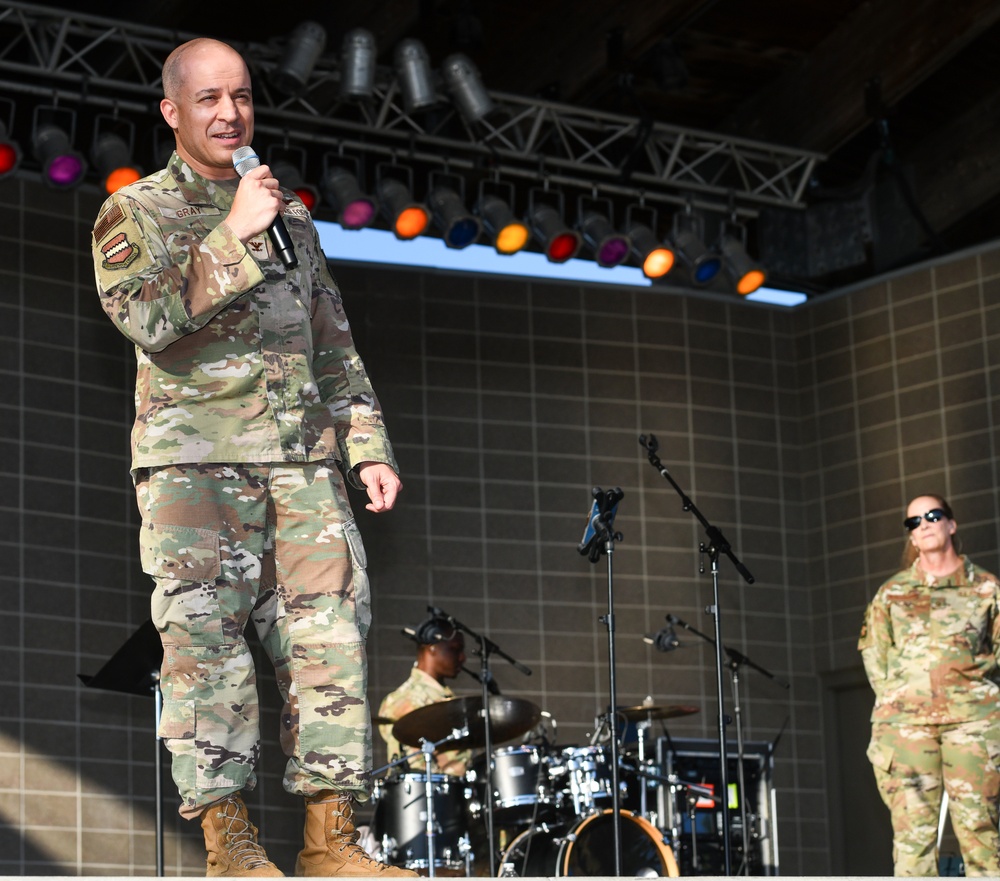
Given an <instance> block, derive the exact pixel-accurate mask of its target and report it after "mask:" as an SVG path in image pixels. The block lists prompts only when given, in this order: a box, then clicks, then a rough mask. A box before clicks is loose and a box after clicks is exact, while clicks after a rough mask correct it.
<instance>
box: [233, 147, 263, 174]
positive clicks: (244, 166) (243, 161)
mask: <svg viewBox="0 0 1000 881" xmlns="http://www.w3.org/2000/svg"><path fill="white" fill-rule="evenodd" d="M233 165H234V166H235V168H236V173H237V174H238V175H239V176H240V177H243V175H245V174H246V173H247V172H248V171H251V170H252V169H254V168H259V167H260V158H259V157H258V156H257V154H256V153H254V151H253V147H240V148H239V149H238V150H236V151H234V153H233Z"/></svg>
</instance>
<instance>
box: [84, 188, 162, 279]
mask: <svg viewBox="0 0 1000 881" xmlns="http://www.w3.org/2000/svg"><path fill="white" fill-rule="evenodd" d="M93 251H94V268H95V269H96V270H97V275H98V279H99V283H100V285H101V288H102V289H103V290H105V291H108V290H111V288H113V287H116V286H117V285H119V284H121V283H122V282H124V281H127V280H129V279H130V278H132V277H134V276H136V275H139V274H140V273H142V272H145V271H146V270H147V269H149V268H150V267H151V266H153V265H154V264H155V263H156V260H155V259H154V257H153V254H152V252H151V251H150V249H149V247H148V246H147V245H146V242H145V241H144V238H143V233H142V228H141V227H140V226H139V224H138V223H137V222H136V218H135V217H134V216H133V214H132V211H131V210H130V207H129V205H128V204H127V203H124V202H121V201H116V202H114V203H113V204H112V205H111V206H110V207H109V208H108V209H107V211H105V212H104V214H102V215H101V216H100V217H99V218H98V219H97V223H96V224H95V226H94V241H93Z"/></svg>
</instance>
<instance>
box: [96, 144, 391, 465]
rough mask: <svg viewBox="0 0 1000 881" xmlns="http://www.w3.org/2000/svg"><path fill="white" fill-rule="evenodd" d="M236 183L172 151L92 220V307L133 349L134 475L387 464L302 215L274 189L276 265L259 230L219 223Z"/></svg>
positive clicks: (366, 386)
mask: <svg viewBox="0 0 1000 881" xmlns="http://www.w3.org/2000/svg"><path fill="white" fill-rule="evenodd" d="M238 183H239V181H238V180H236V179H234V180H232V181H211V180H207V179H205V178H203V177H201V176H200V175H199V174H197V173H195V172H194V171H193V170H192V169H191V168H189V167H188V165H187V164H186V163H185V162H184V161H183V160H182V159H181V158H180V157H179V156H178V155H177V154H176V153H174V154H173V156H172V157H171V158H170V162H169V163H168V166H167V168H166V169H164V170H162V171H159V172H156V173H155V174H152V175H150V176H148V177H146V178H144V179H143V180H141V181H138V182H136V183H134V184H131V185H129V186H126V187H123V188H122V189H120V190H119V191H118V192H117V193H115V194H114V195H113V196H111V197H110V198H108V200H107V201H106V202H105V203H104V205H103V206H102V208H101V211H100V214H99V215H98V218H97V222H96V224H95V226H94V230H93V235H92V249H93V257H94V270H95V275H96V278H97V287H98V291H99V293H100V297H101V304H102V306H103V307H104V311H105V312H107V314H108V316H109V317H110V318H111V320H112V321H113V322H114V323H115V325H116V326H117V327H118V329H119V330H120V331H121V332H122V333H123V334H125V336H127V337H128V338H129V339H130V340H131V341H132V342H133V343H135V347H136V358H137V373H136V391H135V404H136V418H135V423H134V426H133V429H132V467H133V469H136V468H141V467H159V466H163V465H176V464H191V463H198V462H259V463H266V462H305V461H316V460H320V459H328V458H335V459H338V460H340V461H341V462H343V463H345V466H346V468H347V469H351V468H353V467H354V466H356V465H358V464H359V463H361V462H365V461H373V462H385V463H388V464H389V465H391V466H392V467H393V468H394V469H396V470H397V471H398V468H397V467H396V464H395V459H394V457H393V453H392V448H391V446H390V443H389V439H388V437H387V435H386V432H385V427H384V424H383V421H382V413H381V409H380V406H379V403H378V399H377V398H376V396H375V393H374V391H373V390H372V387H371V383H370V382H369V380H368V376H367V374H366V372H365V368H364V365H363V364H362V362H361V359H360V357H359V356H358V353H357V351H356V350H355V348H354V341H353V339H352V336H351V329H350V325H349V324H348V322H347V316H346V315H345V314H344V309H343V305H342V303H341V296H340V291H339V290H338V288H337V284H336V282H335V281H334V280H333V277H332V276H331V275H330V271H329V269H328V267H327V265H326V259H325V257H324V254H323V252H322V250H321V248H320V244H319V238H318V235H317V232H316V228H315V226H314V225H313V223H312V219H311V217H310V216H309V212H308V210H307V209H306V208H305V206H304V205H303V204H302V203H301V202H300V201H299V200H298V199H296V198H295V197H294V196H293V195H292V194H291V193H290V192H289V191H284V194H285V200H286V206H287V207H286V210H285V213H284V222H285V226H286V227H287V229H288V232H289V235H290V236H291V238H292V241H293V243H294V245H295V253H296V256H297V257H298V261H299V265H298V266H297V267H296V268H295V269H293V270H288V271H287V272H286V271H285V269H284V267H283V265H282V263H281V262H280V260H279V258H278V255H277V254H275V253H274V249H273V247H272V246H271V243H270V240H269V239H268V237H267V235H266V234H263V233H262V234H261V235H259V236H256V237H255V238H254V239H251V240H250V242H248V243H247V245H246V246H244V245H243V243H241V242H240V241H239V240H238V239H237V238H236V237H235V236H234V235H233V233H232V231H231V230H230V229H229V226H228V225H227V224H226V222H225V220H226V216H227V214H228V212H229V210H230V209H231V207H232V204H233V197H234V194H235V192H236V186H237V185H238ZM355 483H357V481H355Z"/></svg>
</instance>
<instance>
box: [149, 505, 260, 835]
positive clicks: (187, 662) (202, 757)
mask: <svg viewBox="0 0 1000 881" xmlns="http://www.w3.org/2000/svg"><path fill="white" fill-rule="evenodd" d="M140 534H141V538H140V556H141V560H142V566H143V570H144V571H145V572H146V573H147V574H149V575H151V576H152V577H153V581H154V583H155V588H154V591H153V596H152V600H151V609H152V617H153V623H154V624H155V625H156V627H157V629H158V630H159V631H160V634H161V638H162V641H163V651H164V655H163V665H162V668H161V681H160V685H161V690H162V692H163V715H162V717H161V725H160V729H161V737H163V739H164V742H165V744H166V746H167V748H168V749H169V750H170V753H171V756H172V763H171V771H172V774H173V778H174V782H175V783H176V785H177V789H178V792H179V793H180V796H181V800H182V802H183V804H182V807H181V814H182V815H183V816H185V817H188V818H194V817H196V816H197V815H198V814H199V813H200V811H201V809H202V808H203V807H204V806H205V805H207V804H210V803H212V802H213V801H216V800H218V799H219V798H221V797H223V796H225V795H228V794H229V793H230V792H235V791H237V790H239V789H250V788H252V787H253V785H254V783H255V777H254V766H255V765H256V762H257V757H258V755H259V751H260V743H259V740H260V732H259V708H258V706H257V696H256V676H255V671H254V667H253V658H252V657H251V655H250V652H249V650H248V648H247V645H246V642H245V640H244V639H243V638H242V635H241V634H240V635H238V636H237V637H235V638H233V637H231V636H228V635H227V633H226V632H225V631H226V629H227V628H226V627H225V624H224V622H225V621H226V620H227V619H235V618H237V617H238V616H239V613H238V612H237V611H236V610H235V609H229V610H228V611H226V610H224V609H223V608H222V604H220V601H219V585H220V582H221V579H220V575H221V563H220V554H219V536H218V533H216V532H213V531H211V530H206V529H199V528H196V527H189V526H174V525H170V524H159V523H151V522H148V521H147V522H146V523H144V524H143V528H142V530H141V533H140ZM230 594H231V595H232V596H231V599H232V600H233V602H235V603H237V604H238V603H239V599H238V598H237V597H236V594H235V592H234V591H230V592H229V593H227V596H230ZM233 602H230V603H227V605H233Z"/></svg>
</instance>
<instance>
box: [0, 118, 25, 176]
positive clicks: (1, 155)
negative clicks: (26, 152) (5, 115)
mask: <svg viewBox="0 0 1000 881" xmlns="http://www.w3.org/2000/svg"><path fill="white" fill-rule="evenodd" d="M20 164H21V148H20V146H19V145H18V143H17V141H15V140H13V139H12V138H10V137H8V135H7V126H6V124H4V123H3V122H0V178H4V177H7V175H9V174H13V173H14V172H15V171H17V169H18V166H19V165H20Z"/></svg>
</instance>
